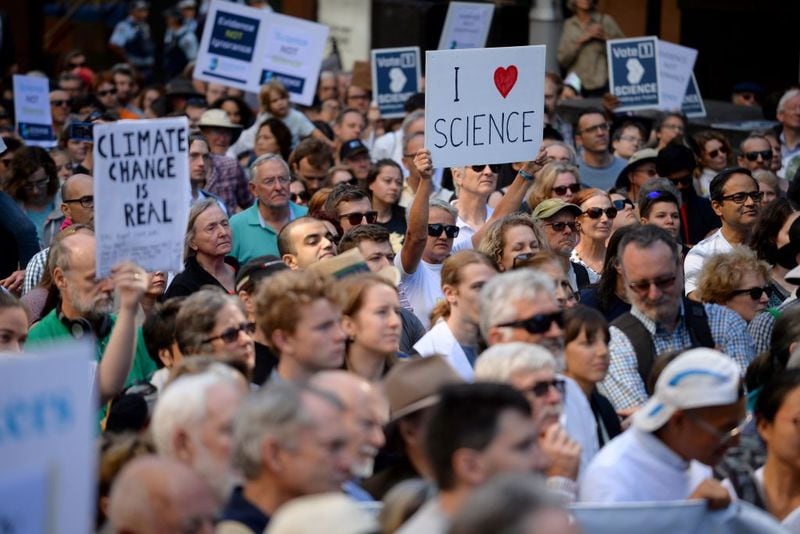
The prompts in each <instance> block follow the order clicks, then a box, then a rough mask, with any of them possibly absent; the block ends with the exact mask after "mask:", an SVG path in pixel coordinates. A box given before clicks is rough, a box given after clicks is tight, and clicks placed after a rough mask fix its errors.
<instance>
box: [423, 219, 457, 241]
mask: <svg viewBox="0 0 800 534" xmlns="http://www.w3.org/2000/svg"><path fill="white" fill-rule="evenodd" d="M459 230H460V228H459V227H458V226H456V225H455V224H440V223H435V224H429V225H428V235H429V236H431V237H439V236H440V235H442V232H444V235H446V236H447V238H448V239H453V238H454V237H458V232H459Z"/></svg>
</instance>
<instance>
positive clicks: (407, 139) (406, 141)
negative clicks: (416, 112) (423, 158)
mask: <svg viewBox="0 0 800 534" xmlns="http://www.w3.org/2000/svg"><path fill="white" fill-rule="evenodd" d="M417 137H422V138H423V141H424V138H425V134H424V133H422V132H417V133H415V134H414V135H412V136H410V137H409V136H405V135H404V136H403V154H406V153H407V150H408V144H409V143H410V142H411V141H413V140H414V139H416V138H417ZM424 144H425V143H424V142H423V145H424Z"/></svg>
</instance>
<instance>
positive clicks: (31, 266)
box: [22, 247, 50, 295]
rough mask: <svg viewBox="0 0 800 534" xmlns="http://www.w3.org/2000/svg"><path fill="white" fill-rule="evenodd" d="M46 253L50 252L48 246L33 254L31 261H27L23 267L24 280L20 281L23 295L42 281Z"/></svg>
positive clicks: (45, 265)
mask: <svg viewBox="0 0 800 534" xmlns="http://www.w3.org/2000/svg"><path fill="white" fill-rule="evenodd" d="M48 254H50V247H47V248H46V249H44V250H40V251H39V252H37V253H36V254H34V255H33V257H32V258H31V261H29V262H28V265H27V267H25V281H24V282H23V283H22V294H23V295H24V294H25V293H27V292H28V291H30V290H31V289H33V288H34V287H36V286H37V285H39V282H41V281H42V277H43V276H44V270H45V269H46V268H47V255H48Z"/></svg>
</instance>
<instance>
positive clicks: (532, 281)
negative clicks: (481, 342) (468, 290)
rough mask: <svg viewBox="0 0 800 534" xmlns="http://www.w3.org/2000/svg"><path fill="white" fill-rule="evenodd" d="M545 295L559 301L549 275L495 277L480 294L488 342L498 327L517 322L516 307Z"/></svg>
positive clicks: (525, 271)
mask: <svg viewBox="0 0 800 534" xmlns="http://www.w3.org/2000/svg"><path fill="white" fill-rule="evenodd" d="M542 292H545V293H547V294H548V295H550V296H551V297H552V298H553V299H554V300H555V298H556V296H555V295H556V287H555V284H554V283H553V280H552V279H551V278H550V277H549V276H547V275H546V274H544V273H542V272H539V271H537V270H535V269H517V270H515V271H511V272H508V273H502V274H499V275H497V276H494V277H492V279H491V280H489V281H488V282H487V283H486V285H484V286H483V289H481V293H480V310H481V312H480V313H481V315H480V328H481V335H483V338H484V339H489V330H490V329H491V328H492V327H493V326H495V325H498V324H502V323H507V322H509V321H513V320H514V319H515V318H516V311H514V307H513V306H512V303H514V302H519V301H521V300H525V299H535V298H536V297H538V296H539V295H540V294H541V293H542Z"/></svg>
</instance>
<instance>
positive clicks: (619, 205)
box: [610, 198, 634, 219]
mask: <svg viewBox="0 0 800 534" xmlns="http://www.w3.org/2000/svg"><path fill="white" fill-rule="evenodd" d="M611 204H612V205H613V206H614V207H615V208H616V209H617V211H622V210H624V209H625V206H630V207H631V209H633V208H634V205H633V202H631V199H629V198H624V199H622V200H612V201H611ZM610 218H611V219H613V217H610Z"/></svg>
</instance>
